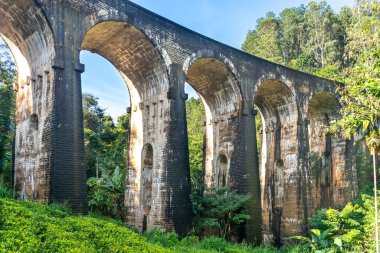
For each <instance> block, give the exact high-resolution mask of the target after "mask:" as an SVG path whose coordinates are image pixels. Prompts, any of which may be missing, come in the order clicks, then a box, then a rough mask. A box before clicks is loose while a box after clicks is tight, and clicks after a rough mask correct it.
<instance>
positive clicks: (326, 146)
mask: <svg viewBox="0 0 380 253" xmlns="http://www.w3.org/2000/svg"><path fill="white" fill-rule="evenodd" d="M339 108H340V104H339V101H338V99H337V98H336V97H335V96H333V95H332V94H330V93H328V92H319V93H316V94H314V95H313V96H312V97H311V99H310V100H309V103H308V107H307V113H306V116H307V119H308V127H307V131H308V140H309V141H308V144H309V157H310V159H309V160H310V165H309V166H310V170H311V171H310V172H311V175H312V202H313V203H312V207H311V210H315V209H317V208H329V207H332V204H333V187H332V184H333V181H334V174H335V173H334V163H333V154H334V153H335V151H334V150H333V146H334V142H335V141H334V138H333V137H332V136H331V134H328V133H326V130H327V128H328V127H329V125H330V121H331V120H334V119H337V117H338V113H339Z"/></svg>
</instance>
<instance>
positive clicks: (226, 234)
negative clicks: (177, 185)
mask: <svg viewBox="0 0 380 253" xmlns="http://www.w3.org/2000/svg"><path fill="white" fill-rule="evenodd" d="M250 199H251V196H249V195H240V194H238V193H236V192H235V191H232V190H229V189H228V188H227V187H219V188H212V189H210V190H209V191H208V192H207V193H205V194H204V195H203V196H200V195H198V196H195V197H194V199H193V202H194V208H195V212H196V216H195V219H194V229H195V231H196V232H197V233H198V234H201V233H202V232H204V231H207V233H208V234H213V230H212V229H214V231H217V234H216V235H218V236H219V237H221V238H225V239H226V238H229V239H231V238H232V237H233V236H234V233H236V231H237V230H238V229H240V228H241V227H243V226H244V223H245V222H246V221H247V220H248V219H250V216H249V214H248V211H247V204H248V202H249V200H250Z"/></svg>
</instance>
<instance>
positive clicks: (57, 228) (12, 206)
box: [0, 198, 305, 253]
mask: <svg viewBox="0 0 380 253" xmlns="http://www.w3.org/2000/svg"><path fill="white" fill-rule="evenodd" d="M0 252H22V253H29V252H39V253H40V252H54V253H60V252H62V253H71V252H72V253H74V252H75V253H76V252H78V253H79V252H80V253H83V252H85V253H92V252H107V253H110V252H139V253H148V252H154V253H160V252H184V253H198V252H199V253H203V252H204V253H206V252H207V253H208V252H210V253H211V252H226V253H245V252H257V253H259V252H261V253H272V252H284V253H287V252H305V251H304V249H302V248H301V247H294V248H284V249H282V250H277V249H275V248H265V247H260V248H252V247H251V246H249V245H246V244H229V243H227V242H226V241H225V240H223V239H221V238H217V237H210V238H206V239H203V240H201V239H199V238H197V237H194V236H189V237H186V238H184V239H183V240H179V239H178V238H177V236H176V235H175V234H174V233H164V232H163V231H162V230H153V231H151V232H148V233H146V234H145V235H143V236H142V235H139V234H138V233H136V232H133V231H132V230H130V229H127V228H126V226H125V224H123V223H122V222H120V221H117V220H112V219H109V218H104V217H99V216H95V215H89V216H80V215H73V214H71V212H70V210H68V209H67V208H65V207H64V206H62V205H57V204H53V205H45V204H40V203H35V202H29V201H16V200H11V199H6V198H0Z"/></svg>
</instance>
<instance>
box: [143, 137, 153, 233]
mask: <svg viewBox="0 0 380 253" xmlns="http://www.w3.org/2000/svg"><path fill="white" fill-rule="evenodd" d="M141 159H142V161H141V163H142V171H141V190H140V192H141V205H142V212H143V215H144V221H143V223H144V224H143V228H144V227H145V228H146V226H147V225H146V224H145V223H146V219H147V216H148V215H149V214H150V211H151V209H152V183H153V147H152V145H151V144H145V145H144V147H143V149H142V152H141Z"/></svg>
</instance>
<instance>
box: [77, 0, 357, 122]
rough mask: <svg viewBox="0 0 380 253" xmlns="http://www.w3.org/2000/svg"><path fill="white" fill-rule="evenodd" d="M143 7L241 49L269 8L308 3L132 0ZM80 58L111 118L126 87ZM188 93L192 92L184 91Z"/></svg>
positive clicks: (112, 73) (94, 61)
mask: <svg viewBox="0 0 380 253" xmlns="http://www.w3.org/2000/svg"><path fill="white" fill-rule="evenodd" d="M132 2H135V3H137V4H139V5H141V6H142V7H144V8H146V9H148V10H151V11H153V12H155V13H157V14H159V15H161V16H164V17H166V18H168V19H170V20H172V21H174V22H176V23H179V24H181V25H183V26H185V27H187V28H190V29H192V30H194V31H196V32H199V33H201V34H203V35H206V36H208V37H211V38H213V39H216V40H218V41H220V42H223V43H225V44H227V45H230V46H233V47H235V48H238V49H240V47H241V44H242V43H243V41H244V39H245V36H246V34H247V32H248V30H250V29H253V28H254V27H255V24H256V20H257V19H258V18H260V17H263V16H265V14H266V13H267V12H269V11H272V12H274V13H276V14H278V13H279V12H281V10H283V9H284V8H291V7H298V6H300V5H301V4H305V5H307V3H308V2H310V1H304V0H191V1H179V0H134V1H132ZM354 2H355V0H328V1H327V3H328V4H329V5H331V7H332V8H333V9H334V10H336V11H339V10H340V8H341V7H342V6H352V5H353V4H354ZM81 61H82V63H84V64H85V65H86V72H85V73H83V74H82V89H83V92H89V93H92V94H94V95H95V96H96V97H98V98H99V103H100V105H101V106H102V107H103V108H106V109H107V113H108V114H110V115H111V116H112V117H113V118H114V119H117V117H118V116H120V115H122V114H124V113H125V111H126V107H128V106H129V96H128V90H127V88H126V86H125V84H124V81H123V80H122V78H121V76H120V74H119V73H118V71H117V70H116V69H115V68H114V67H113V66H112V65H111V64H110V63H109V62H108V61H107V60H105V59H104V58H102V57H100V56H98V55H96V54H92V53H90V52H82V54H81ZM187 92H188V93H190V95H194V91H192V90H191V89H189V90H187Z"/></svg>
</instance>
